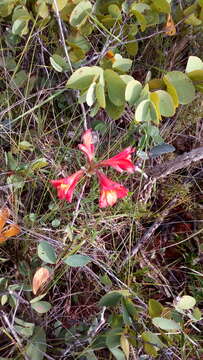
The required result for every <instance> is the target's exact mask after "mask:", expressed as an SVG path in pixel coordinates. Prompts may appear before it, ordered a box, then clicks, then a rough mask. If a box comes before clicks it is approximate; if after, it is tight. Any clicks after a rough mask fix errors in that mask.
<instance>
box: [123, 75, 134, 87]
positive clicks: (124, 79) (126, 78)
mask: <svg viewBox="0 0 203 360" xmlns="http://www.w3.org/2000/svg"><path fill="white" fill-rule="evenodd" d="M120 78H121V80H123V81H124V83H125V84H126V85H127V84H128V83H129V82H130V81H132V80H135V79H134V78H133V77H132V76H131V75H126V74H124V75H120Z"/></svg>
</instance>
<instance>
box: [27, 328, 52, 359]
mask: <svg viewBox="0 0 203 360" xmlns="http://www.w3.org/2000/svg"><path fill="white" fill-rule="evenodd" d="M46 349H47V343H46V334H45V331H44V329H43V328H41V327H39V326H36V327H35V330H34V334H33V336H32V337H31V339H29V342H28V344H27V346H26V348H25V353H26V355H27V356H28V358H29V359H30V360H43V359H44V354H45V353H46Z"/></svg>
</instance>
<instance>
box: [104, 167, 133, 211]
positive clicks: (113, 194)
mask: <svg viewBox="0 0 203 360" xmlns="http://www.w3.org/2000/svg"><path fill="white" fill-rule="evenodd" d="M97 176H98V178H99V182H100V199H99V206H100V207H101V208H104V207H107V206H113V205H114V204H115V203H116V201H117V199H122V198H124V197H125V196H127V194H128V189H126V188H125V187H124V186H123V185H121V184H119V183H117V182H115V181H112V180H111V179H109V178H107V176H106V175H104V174H103V173H102V172H101V171H97Z"/></svg>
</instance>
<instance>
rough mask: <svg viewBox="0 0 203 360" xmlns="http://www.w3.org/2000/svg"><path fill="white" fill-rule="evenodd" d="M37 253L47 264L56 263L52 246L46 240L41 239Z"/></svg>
mask: <svg viewBox="0 0 203 360" xmlns="http://www.w3.org/2000/svg"><path fill="white" fill-rule="evenodd" d="M37 254H38V256H39V258H40V259H41V260H43V261H44V262H46V263H47V264H56V259H57V258H56V254H55V250H54V248H53V247H52V246H51V245H50V244H49V243H48V242H47V241H41V242H40V243H39V245H38V247H37Z"/></svg>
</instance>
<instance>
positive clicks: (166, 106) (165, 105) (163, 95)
mask: <svg viewBox="0 0 203 360" xmlns="http://www.w3.org/2000/svg"><path fill="white" fill-rule="evenodd" d="M155 94H157V95H158V98H159V110H160V113H161V115H163V116H173V115H174V114H175V105H174V102H173V99H172V97H171V95H170V94H169V93H168V92H167V91H165V90H157V91H155Z"/></svg>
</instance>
